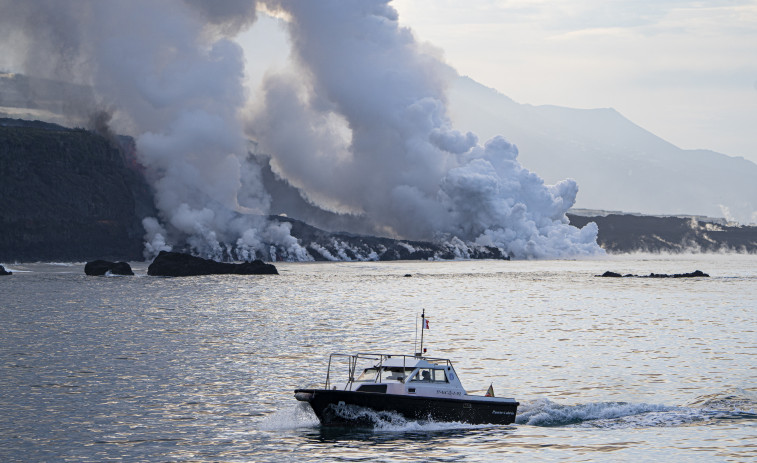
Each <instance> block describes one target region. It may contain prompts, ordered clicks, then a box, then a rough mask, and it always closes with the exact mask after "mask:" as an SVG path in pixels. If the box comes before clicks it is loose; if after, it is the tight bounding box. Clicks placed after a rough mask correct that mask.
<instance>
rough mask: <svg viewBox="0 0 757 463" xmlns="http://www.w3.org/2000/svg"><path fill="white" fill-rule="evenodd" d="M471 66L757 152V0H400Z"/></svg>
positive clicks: (463, 65)
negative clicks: (461, 0)
mask: <svg viewBox="0 0 757 463" xmlns="http://www.w3.org/2000/svg"><path fill="white" fill-rule="evenodd" d="M393 4H394V6H395V8H396V9H397V10H398V11H399V16H400V22H401V23H402V24H404V25H405V26H408V27H410V28H412V30H413V31H414V33H415V35H416V37H417V38H418V39H420V40H422V41H427V42H430V43H432V44H433V45H435V46H437V47H439V48H440V49H441V50H443V53H444V56H445V58H446V60H447V62H448V63H450V64H451V65H452V66H454V67H455V68H456V69H457V71H458V72H459V73H460V74H462V75H467V76H469V77H472V78H473V79H474V80H476V81H478V82H480V83H482V84H484V85H486V86H488V87H492V88H495V89H497V90H499V91H500V92H502V93H504V94H505V95H507V96H509V97H510V98H512V99H514V100H515V101H517V102H519V103H527V104H533V105H544V104H549V105H558V106H567V107H573V108H607V107H611V108H614V109H616V110H618V111H619V112H621V113H622V114H623V115H624V116H626V117H627V118H629V119H630V120H632V121H633V122H635V123H636V124H638V125H640V126H641V127H643V128H645V129H647V130H649V131H651V132H653V133H654V134H656V135H658V136H660V137H662V138H664V139H666V140H667V141H669V142H671V143H673V144H675V145H677V146H679V147H681V148H685V149H699V148H703V149H711V150H714V151H718V152H721V153H724V154H728V155H732V156H743V157H745V158H747V159H750V160H752V161H754V162H757V134H755V132H756V131H755V128H757V1H753V0H701V1H690V0H654V1H649V0H510V1H507V0H505V1H502V0H500V1H497V0H466V1H465V2H460V1H453V0H395V1H394V2H393Z"/></svg>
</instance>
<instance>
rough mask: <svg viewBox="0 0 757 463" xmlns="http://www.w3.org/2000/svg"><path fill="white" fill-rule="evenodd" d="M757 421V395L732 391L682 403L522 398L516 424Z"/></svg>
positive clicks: (657, 424) (596, 425)
mask: <svg viewBox="0 0 757 463" xmlns="http://www.w3.org/2000/svg"><path fill="white" fill-rule="evenodd" d="M721 420H757V394H755V393H752V392H748V391H744V390H734V391H729V392H725V393H718V394H712V395H708V396H702V397H698V398H697V399H695V400H693V401H692V402H690V403H688V404H687V405H684V406H668V405H661V404H646V403H627V402H595V403H588V404H576V405H562V404H558V403H556V402H552V401H551V400H549V399H544V398H542V399H537V400H533V401H521V405H520V407H519V409H518V416H517V417H516V419H515V423H516V424H519V425H530V426H545V427H557V426H566V427H584V428H609V429H616V428H649V427H673V426H686V425H692V424H698V423H701V424H710V423H717V422H718V421H721Z"/></svg>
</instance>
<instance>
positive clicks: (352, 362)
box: [325, 352, 452, 390]
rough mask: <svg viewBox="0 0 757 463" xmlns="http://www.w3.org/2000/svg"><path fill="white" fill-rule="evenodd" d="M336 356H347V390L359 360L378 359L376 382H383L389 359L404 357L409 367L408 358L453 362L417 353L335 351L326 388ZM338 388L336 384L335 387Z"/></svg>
mask: <svg viewBox="0 0 757 463" xmlns="http://www.w3.org/2000/svg"><path fill="white" fill-rule="evenodd" d="M335 357H341V358H346V359H347V363H348V373H347V382H346V383H345V386H344V387H345V390H346V389H348V388H349V386H350V385H351V384H352V383H353V382H355V373H356V371H355V370H356V368H357V364H358V361H368V360H373V361H378V363H377V364H375V365H374V366H375V367H376V368H378V374H377V375H376V379H375V380H374V382H381V373H382V368H381V367H382V366H383V365H384V362H385V361H386V360H388V359H396V358H401V359H402V367H403V368H407V366H406V365H407V364H408V363H410V361H409V360H408V359H412V362H413V363H412V365H415V363H416V362H417V361H418V360H419V359H420V360H425V361H427V362H429V363H434V364H444V365H445V366H448V367H451V366H452V362H451V361H450V360H449V359H443V358H435V357H419V356H415V355H405V354H384V353H369V352H358V353H357V354H341V353H333V354H331V355H329V365H328V368H327V370H326V387H325V388H326V389H330V388H331V364H332V363H333V360H334V358H335ZM334 388H336V386H335V387H334Z"/></svg>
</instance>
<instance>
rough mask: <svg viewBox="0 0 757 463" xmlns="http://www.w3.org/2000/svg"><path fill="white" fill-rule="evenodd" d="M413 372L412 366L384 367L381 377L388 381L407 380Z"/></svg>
mask: <svg viewBox="0 0 757 463" xmlns="http://www.w3.org/2000/svg"><path fill="white" fill-rule="evenodd" d="M412 372H413V369H412V368H403V367H384V369H383V370H382V371H381V379H382V380H388V381H405V379H406V378H407V377H408V376H410V373H412Z"/></svg>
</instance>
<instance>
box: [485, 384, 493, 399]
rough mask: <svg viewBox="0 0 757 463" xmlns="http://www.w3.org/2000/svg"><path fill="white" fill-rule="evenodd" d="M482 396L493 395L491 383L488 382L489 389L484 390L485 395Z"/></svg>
mask: <svg viewBox="0 0 757 463" xmlns="http://www.w3.org/2000/svg"><path fill="white" fill-rule="evenodd" d="M484 397H494V387H492V385H491V384H489V389H487V390H486V395H485V396H484Z"/></svg>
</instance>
